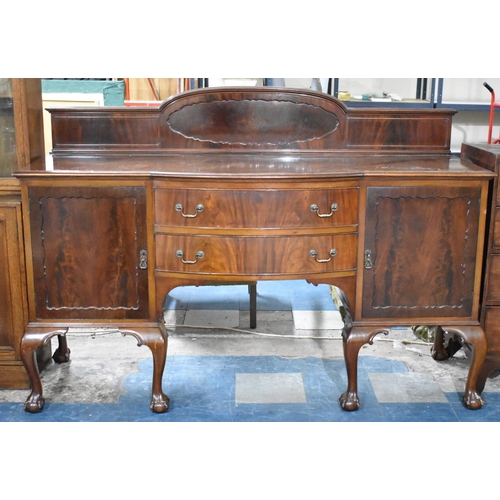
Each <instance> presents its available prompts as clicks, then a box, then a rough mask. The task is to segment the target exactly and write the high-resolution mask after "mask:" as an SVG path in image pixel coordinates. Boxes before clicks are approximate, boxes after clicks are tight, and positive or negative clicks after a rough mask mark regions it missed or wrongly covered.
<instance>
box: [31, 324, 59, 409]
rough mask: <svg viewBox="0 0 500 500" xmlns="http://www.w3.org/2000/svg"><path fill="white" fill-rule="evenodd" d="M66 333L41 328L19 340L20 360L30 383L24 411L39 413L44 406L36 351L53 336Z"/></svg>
mask: <svg viewBox="0 0 500 500" xmlns="http://www.w3.org/2000/svg"><path fill="white" fill-rule="evenodd" d="M66 332H67V329H65V330H53V329H44V328H42V329H40V330H38V331H27V332H26V333H25V334H24V336H23V338H22V340H21V359H22V361H23V364H24V367H25V368H26V371H27V372H28V377H29V379H30V383H31V393H30V395H29V396H28V398H27V399H26V402H25V403H24V409H25V411H27V412H29V413H39V412H41V411H42V410H43V407H44V405H45V399H44V397H43V390H42V381H41V379H40V372H39V370H38V363H37V360H36V349H37V348H38V347H40V346H42V345H43V344H45V343H46V342H48V341H49V340H50V339H51V338H52V337H54V336H55V335H59V336H65V335H66Z"/></svg>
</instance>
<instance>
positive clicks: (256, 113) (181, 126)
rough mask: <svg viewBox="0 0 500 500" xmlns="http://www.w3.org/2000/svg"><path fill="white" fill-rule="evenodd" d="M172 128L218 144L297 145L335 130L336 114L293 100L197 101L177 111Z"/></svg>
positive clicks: (198, 139) (199, 139)
mask: <svg viewBox="0 0 500 500" xmlns="http://www.w3.org/2000/svg"><path fill="white" fill-rule="evenodd" d="M168 125H169V126H170V128H171V130H172V131H173V132H175V133H177V134H180V135H182V136H184V137H186V138H188V139H192V140H197V141H205V142H213V143H217V144H247V145H258V144H280V145H286V144H294V143H298V142H308V141H312V140H315V139H320V138H322V137H324V136H326V135H328V134H331V133H332V132H334V131H335V130H336V129H337V127H338V125H339V121H338V118H337V116H336V115H335V114H334V113H330V112H328V111H326V110H325V109H323V108H321V107H319V106H315V105H312V104H304V103H294V102H290V101H278V100H274V101H265V100H250V99H248V100H238V101H236V100H227V101H214V102H208V103H196V104H192V105H189V106H185V107H183V108H181V109H179V110H178V111H174V112H173V113H172V114H171V115H170V116H169V118H168Z"/></svg>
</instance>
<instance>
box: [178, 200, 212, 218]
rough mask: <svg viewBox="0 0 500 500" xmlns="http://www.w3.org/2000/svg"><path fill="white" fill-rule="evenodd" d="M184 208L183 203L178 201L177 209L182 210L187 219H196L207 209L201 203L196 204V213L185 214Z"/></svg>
mask: <svg viewBox="0 0 500 500" xmlns="http://www.w3.org/2000/svg"><path fill="white" fill-rule="evenodd" d="M183 209H184V208H183V206H182V203H177V204H176V205H175V210H176V211H177V212H180V213H181V215H182V216H183V217H185V218H186V219H194V218H195V217H196V216H197V215H198V214H199V213H200V212H203V210H205V207H204V206H203V205H202V204H201V203H200V204H199V205H196V207H195V209H194V210H195V212H196V213H194V214H185V213H183V211H182V210H183Z"/></svg>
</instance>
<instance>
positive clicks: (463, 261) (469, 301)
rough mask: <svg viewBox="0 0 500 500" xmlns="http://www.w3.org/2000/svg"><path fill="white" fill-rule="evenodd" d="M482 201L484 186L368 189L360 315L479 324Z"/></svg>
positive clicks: (374, 187)
mask: <svg viewBox="0 0 500 500" xmlns="http://www.w3.org/2000/svg"><path fill="white" fill-rule="evenodd" d="M480 203H481V189H480V188H479V187H459V186H455V187H454V186H446V185H442V186H434V187H433V186H428V187H399V186H391V187H378V186H372V187H368V188H367V195H366V233H365V246H364V258H365V261H364V270H363V288H362V294H363V307H362V316H363V317H364V318H387V319H394V318H438V317H439V318H446V317H450V318H457V317H459V318H471V319H474V317H475V315H477V311H475V308H476V302H475V300H474V297H475V293H477V290H476V289H475V286H476V252H477V248H478V231H479V213H480ZM475 319H477V317H476V318H475Z"/></svg>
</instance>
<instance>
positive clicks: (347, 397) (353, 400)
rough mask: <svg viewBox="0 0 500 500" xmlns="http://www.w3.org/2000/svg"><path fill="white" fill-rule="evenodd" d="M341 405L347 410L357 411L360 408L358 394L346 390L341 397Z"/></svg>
mask: <svg viewBox="0 0 500 500" xmlns="http://www.w3.org/2000/svg"><path fill="white" fill-rule="evenodd" d="M339 402H340V406H341V407H342V409H343V410H345V411H356V410H358V409H359V406H360V404H359V398H358V395H357V394H354V393H352V392H349V391H347V392H344V394H342V396H340V398H339Z"/></svg>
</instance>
